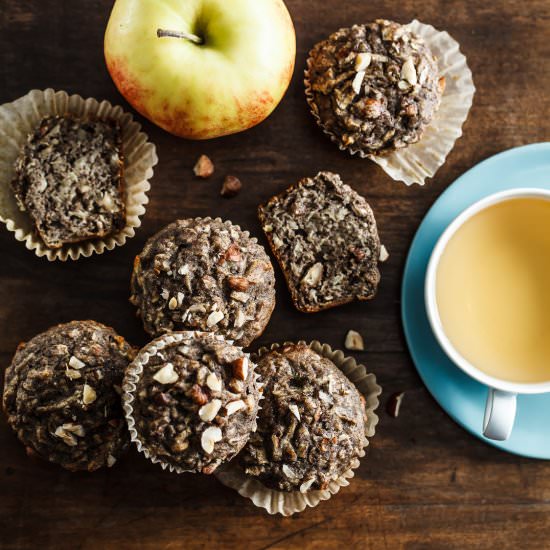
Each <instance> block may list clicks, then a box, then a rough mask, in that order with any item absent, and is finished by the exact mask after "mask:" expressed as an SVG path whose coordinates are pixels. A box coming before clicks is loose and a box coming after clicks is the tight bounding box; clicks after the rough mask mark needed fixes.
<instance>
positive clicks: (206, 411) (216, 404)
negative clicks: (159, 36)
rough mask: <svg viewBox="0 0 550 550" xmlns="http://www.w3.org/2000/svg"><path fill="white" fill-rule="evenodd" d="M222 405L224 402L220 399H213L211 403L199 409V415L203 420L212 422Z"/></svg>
mask: <svg viewBox="0 0 550 550" xmlns="http://www.w3.org/2000/svg"><path fill="white" fill-rule="evenodd" d="M221 407H222V402H221V401H220V400H219V399H212V401H210V403H207V404H206V405H203V406H202V407H201V408H200V409H199V417H200V419H201V420H202V421H203V422H212V420H214V418H216V415H217V414H218V412H219V410H220V409H221Z"/></svg>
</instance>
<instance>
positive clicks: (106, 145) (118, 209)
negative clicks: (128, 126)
mask: <svg viewBox="0 0 550 550" xmlns="http://www.w3.org/2000/svg"><path fill="white" fill-rule="evenodd" d="M15 172H16V176H15V178H14V180H13V182H12V188H13V191H14V193H15V197H16V199H17V202H18V205H19V207H20V208H21V210H23V211H26V212H28V214H29V216H30V217H31V219H32V221H33V223H34V225H35V228H36V231H37V233H38V234H39V235H40V237H41V238H42V240H43V241H44V243H45V244H46V246H48V247H50V248H61V247H62V246H63V245H64V244H67V243H74V242H79V241H83V240H87V239H93V238H101V237H104V236H106V235H109V234H111V233H113V232H115V231H117V230H120V229H121V228H123V227H124V223H125V198H124V184H123V154H122V136H121V130H120V127H119V125H118V124H117V123H115V122H113V121H100V120H95V121H94V120H78V119H74V118H71V117H68V116H66V117H48V118H45V119H44V120H42V122H41V123H40V126H39V127H38V129H37V130H36V131H35V132H34V133H33V134H31V135H30V136H29V137H28V140H27V143H26V144H25V146H24V148H23V150H22V152H21V154H20V156H19V158H18V159H17V161H16V163H15Z"/></svg>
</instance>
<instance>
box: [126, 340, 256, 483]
mask: <svg viewBox="0 0 550 550" xmlns="http://www.w3.org/2000/svg"><path fill="white" fill-rule="evenodd" d="M256 378H257V375H256V373H255V372H254V365H253V364H252V363H251V362H250V361H249V357H248V355H247V354H245V353H243V351H242V350H241V348H239V347H236V346H233V345H231V344H229V343H228V342H227V341H225V340H224V339H223V337H222V336H220V335H219V334H212V333H205V332H202V333H201V332H174V333H172V334H170V335H164V336H160V337H159V338H157V339H156V340H153V342H151V343H150V344H148V345H147V346H146V347H145V348H143V349H142V350H141V351H140V352H139V353H138V356H137V358H136V360H135V362H134V363H133V365H132V366H131V367H130V369H128V372H127V374H126V378H125V381H124V389H125V392H127V393H125V397H124V399H125V401H126V403H127V404H128V406H129V407H131V408H132V409H133V411H132V412H131V413H129V419H128V420H129V425H130V429H131V430H132V429H135V432H136V434H135V439H136V440H138V441H139V442H140V443H141V445H142V447H143V448H144V449H145V450H146V451H147V453H148V454H149V455H150V457H151V458H153V459H154V460H155V461H157V462H158V461H160V462H161V463H164V464H170V465H172V466H176V467H178V468H181V469H182V470H184V471H189V472H202V473H205V474H211V473H212V472H213V471H214V470H215V469H216V468H217V467H218V466H219V465H220V464H221V463H222V462H225V461H227V460H230V459H231V458H233V456H235V455H236V454H237V453H238V452H239V451H240V450H241V448H242V447H243V446H244V445H245V443H246V442H247V440H248V438H249V437H250V434H251V433H252V431H253V430H255V429H256V416H257V412H258V402H259V399H260V392H259V385H258V383H257V381H256Z"/></svg>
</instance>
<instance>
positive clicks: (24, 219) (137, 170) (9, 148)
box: [0, 89, 158, 261]
mask: <svg viewBox="0 0 550 550" xmlns="http://www.w3.org/2000/svg"><path fill="white" fill-rule="evenodd" d="M67 114H70V115H74V116H76V117H78V118H92V119H99V120H105V119H108V120H114V121H117V122H118V123H119V124H120V127H121V130H122V151H123V155H124V172H123V177H124V182H125V205H126V225H125V226H124V227H123V228H122V229H121V230H119V231H117V232H116V233H113V234H111V235H107V236H106V237H103V238H98V239H90V240H86V241H81V242H78V243H71V244H66V245H64V246H63V247H62V248H59V249H53V248H48V247H47V246H46V245H45V243H44V241H43V240H42V239H41V238H40V237H39V236H38V234H37V233H35V231H34V224H33V222H32V220H31V218H30V216H29V215H28V214H27V213H26V212H22V211H21V210H19V207H18V205H17V202H16V200H15V195H14V193H13V191H12V189H11V186H10V183H11V181H12V180H13V178H14V175H15V169H14V163H15V161H16V159H17V157H18V156H19V154H20V152H21V149H22V147H23V146H24V144H25V143H26V140H27V137H28V135H29V134H31V133H32V132H34V131H35V130H36V128H37V127H38V125H39V124H40V121H41V120H42V119H43V118H45V117H47V116H53V115H60V116H62V115H67ZM157 162H158V157H157V154H156V150H155V146H154V145H153V144H152V143H150V142H149V141H148V138H147V136H146V135H145V134H144V133H143V132H141V126H140V124H138V123H137V122H136V121H135V120H134V119H133V117H132V116H131V115H130V114H129V113H125V112H124V111H123V110H122V108H121V107H118V106H116V107H113V105H111V104H110V103H109V102H108V101H101V102H99V101H97V100H96V99H93V98H88V99H86V100H85V99H83V98H82V97H80V96H79V95H68V94H67V93H66V92H63V91H58V92H56V91H54V90H52V89H47V90H43V91H42V90H32V91H31V92H29V93H28V94H27V95H25V96H23V97H20V98H19V99H17V100H15V101H13V102H11V103H5V104H4V105H1V106H0V221H2V222H4V223H5V224H6V227H7V228H8V230H9V231H12V232H13V233H14V236H15V238H16V239H17V240H18V241H22V242H24V243H25V246H26V247H27V248H28V249H29V250H33V251H34V253H35V254H36V255H37V256H39V257H42V256H45V257H46V258H47V259H48V260H50V261H54V260H61V261H66V260H68V259H71V260H77V259H78V258H80V257H81V256H84V257H88V256H91V255H92V254H94V253H95V254H102V253H103V252H104V251H105V250H112V249H113V248H115V246H122V245H123V244H124V243H125V242H126V240H127V239H130V238H132V237H133V236H134V235H135V230H136V228H138V227H139V226H140V225H141V220H140V217H141V216H142V215H143V214H144V213H145V205H146V204H147V202H148V198H147V192H148V191H149V189H150V185H149V181H148V180H149V179H150V178H151V177H152V176H153V166H155V165H156V164H157Z"/></svg>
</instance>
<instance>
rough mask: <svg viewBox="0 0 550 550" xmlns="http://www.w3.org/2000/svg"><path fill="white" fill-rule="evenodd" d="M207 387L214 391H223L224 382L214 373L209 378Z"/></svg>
mask: <svg viewBox="0 0 550 550" xmlns="http://www.w3.org/2000/svg"><path fill="white" fill-rule="evenodd" d="M206 385H207V386H208V387H209V388H210V389H211V390H212V391H222V381H221V380H220V379H219V378H218V377H217V376H216V375H215V374H214V373H213V372H211V373H210V374H209V375H208V376H207V378H206Z"/></svg>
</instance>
